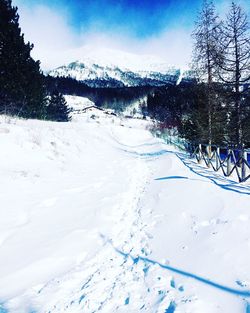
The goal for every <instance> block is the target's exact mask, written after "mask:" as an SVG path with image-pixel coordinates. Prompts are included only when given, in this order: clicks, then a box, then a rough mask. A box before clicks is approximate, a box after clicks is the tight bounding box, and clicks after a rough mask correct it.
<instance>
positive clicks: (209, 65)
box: [192, 0, 221, 144]
mask: <svg viewBox="0 0 250 313" xmlns="http://www.w3.org/2000/svg"><path fill="white" fill-rule="evenodd" d="M220 27H221V23H220V21H219V18H218V16H217V14H216V12H215V7H214V3H213V1H209V0H204V2H203V7H202V10H201V12H200V14H199V15H198V19H197V22H196V27H195V30H194V32H193V34H192V37H193V39H194V49H193V68H194V70H195V72H196V75H197V77H198V78H199V80H200V81H202V82H205V83H206V85H207V115H208V142H209V144H211V143H212V128H213V125H212V123H213V121H212V115H213V114H212V111H213V82H214V77H215V76H216V74H217V72H218V71H217V68H218V63H219V59H220V58H221V53H220V50H219V48H220V46H219V45H218V42H219V41H218V38H219V36H220Z"/></svg>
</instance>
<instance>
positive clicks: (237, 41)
mask: <svg viewBox="0 0 250 313" xmlns="http://www.w3.org/2000/svg"><path fill="white" fill-rule="evenodd" d="M221 46H222V49H223V50H224V56H223V62H222V63H221V64H220V76H221V79H222V81H223V82H224V83H226V84H227V85H229V86H230V87H231V97H230V101H229V102H230V107H231V110H230V132H229V135H230V137H231V140H233V141H234V142H235V143H236V144H239V145H242V144H243V137H244V136H243V134H244V132H245V131H244V130H243V126H244V125H245V123H243V120H245V118H244V108H243V106H244V99H245V93H246V88H244V85H245V84H246V83H247V82H250V35H249V24H248V20H247V15H246V13H245V12H244V11H243V10H242V8H241V7H240V6H239V5H236V4H235V3H234V2H233V3H232V5H231V8H230V11H229V13H228V15H227V19H226V22H225V23H224V27H223V36H222V40H221Z"/></svg>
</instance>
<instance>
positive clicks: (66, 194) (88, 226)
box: [0, 111, 250, 313]
mask: <svg viewBox="0 0 250 313" xmlns="http://www.w3.org/2000/svg"><path fill="white" fill-rule="evenodd" d="M92 115H93V112H92V113H91V115H90V114H89V113H87V114H82V115H80V116H74V119H73V121H72V122H71V123H53V122H41V121H22V120H13V119H10V120H9V119H6V118H4V117H1V123H0V139H1V140H0V142H1V154H0V172H1V175H0V184H1V193H0V203H1V208H0V245H1V249H0V265H1V266H0V303H1V305H0V312H10V313H14V312H15V313H31V312H36V313H41V312H43V313H45V312H46V313H49V312H50V313H54V312H68V313H76V312H107V313H110V312H126V313H128V312H129V313H131V312H132V313H137V312H152V313H153V312H162V313H187V312H192V313H225V312H226V313H236V312H239V313H240V312H243V313H246V312H249V309H250V305H248V301H249V302H250V297H249V296H250V265H249V264H250V253H249V249H250V231H249V226H248V225H249V220H250V214H249V209H250V206H249V196H250V187H249V186H248V185H242V186H239V185H238V184H235V183H234V182H233V181H229V180H226V179H224V178H221V177H220V176H219V175H218V174H214V173H213V172H211V171H208V170H206V169H204V168H203V167H201V166H198V165H197V164H196V163H195V162H193V161H192V160H190V159H189V158H188V157H187V156H186V155H185V154H183V153H180V152H178V151H175V149H174V148H173V147H170V146H167V145H165V144H164V143H163V142H161V141H160V140H157V139H155V138H153V137H152V136H151V134H150V133H149V131H148V130H147V128H148V127H149V122H147V121H142V120H138V121H136V120H126V119H123V120H120V119H118V118H117V117H115V116H106V115H105V114H103V112H98V111H96V112H95V116H96V117H95V118H94V119H93V118H92V117H91V116H92Z"/></svg>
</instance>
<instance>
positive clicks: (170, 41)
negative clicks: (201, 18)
mask: <svg viewBox="0 0 250 313" xmlns="http://www.w3.org/2000/svg"><path fill="white" fill-rule="evenodd" d="M19 2H20V3H19ZM21 2H22V1H21V0H16V1H15V4H16V5H17V6H18V8H19V10H18V12H19V14H20V25H21V28H22V31H23V32H24V34H25V40H26V41H30V42H32V43H34V46H35V47H34V50H33V52H32V55H33V57H34V58H35V59H39V60H40V61H41V65H42V68H43V69H44V70H47V69H51V68H55V67H57V66H60V65H62V64H67V63H69V62H72V61H75V60H76V59H81V58H83V57H84V53H85V52H86V45H88V52H90V50H91V49H92V50H93V51H95V50H98V49H100V48H109V49H112V48H113V49H119V50H123V51H127V52H131V53H137V54H151V55H156V56H159V57H161V58H162V59H163V60H164V61H165V62H167V63H168V64H169V65H176V66H185V65H186V64H187V63H188V62H189V61H190V54H191V39H190V33H189V32H188V31H186V30H184V29H171V30H165V31H163V32H162V33H161V34H160V35H159V36H157V37H154V38H149V39H144V40H142V39H140V40H138V39H136V38H131V36H128V33H124V34H122V33H121V32H120V33H116V32H111V31H109V32H105V33H101V32H97V31H96V30H95V31H93V29H91V30H82V31H81V32H79V33H77V32H76V30H75V29H73V28H72V26H70V23H69V17H68V16H67V13H66V12H63V11H59V12H58V11H53V10H52V9H51V8H49V7H46V6H42V5H37V6H34V7H28V6H25V4H23V3H21ZM90 47H91V48H90Z"/></svg>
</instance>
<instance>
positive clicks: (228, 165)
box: [227, 149, 231, 176]
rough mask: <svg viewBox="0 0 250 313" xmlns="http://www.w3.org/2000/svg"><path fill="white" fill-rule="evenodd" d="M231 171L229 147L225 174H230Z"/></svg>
mask: <svg viewBox="0 0 250 313" xmlns="http://www.w3.org/2000/svg"><path fill="white" fill-rule="evenodd" d="M230 172H231V149H228V150H227V176H230Z"/></svg>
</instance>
